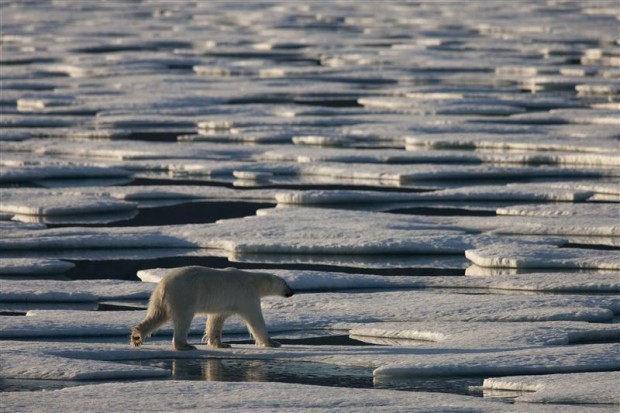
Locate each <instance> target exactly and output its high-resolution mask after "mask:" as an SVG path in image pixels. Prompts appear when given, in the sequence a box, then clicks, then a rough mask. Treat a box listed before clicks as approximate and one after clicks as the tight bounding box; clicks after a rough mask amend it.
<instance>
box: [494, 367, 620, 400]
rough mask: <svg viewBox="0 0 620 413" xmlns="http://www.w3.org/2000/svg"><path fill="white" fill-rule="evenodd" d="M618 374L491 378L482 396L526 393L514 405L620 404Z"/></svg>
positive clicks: (615, 372)
mask: <svg viewBox="0 0 620 413" xmlns="http://www.w3.org/2000/svg"><path fill="white" fill-rule="evenodd" d="M618 383H620V372H618V371H612V372H598V373H572V374H552V375H540V376H509V377H492V378H488V379H485V380H484V384H483V385H482V388H483V390H484V396H485V397H494V395H495V394H498V395H501V394H502V393H504V392H505V391H518V392H528V393H525V394H522V395H520V396H518V397H517V398H516V399H515V401H516V402H517V403H520V402H525V403H545V404H551V403H553V404H565V405H566V404H616V405H617V404H620V395H619V394H618Z"/></svg>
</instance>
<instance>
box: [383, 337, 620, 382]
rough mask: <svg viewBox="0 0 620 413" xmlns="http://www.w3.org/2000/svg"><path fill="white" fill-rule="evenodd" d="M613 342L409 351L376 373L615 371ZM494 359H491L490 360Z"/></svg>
mask: <svg viewBox="0 0 620 413" xmlns="http://www.w3.org/2000/svg"><path fill="white" fill-rule="evenodd" d="M619 350H620V346H618V345H614V344H591V345H583V346H578V347H571V346H568V347H564V346H558V347H547V348H540V349H531V348H530V349H527V350H509V351H504V352H500V353H487V354H485V353H475V352H472V353H454V354H450V355H447V354H419V355H409V356H407V357H404V358H408V360H406V361H400V362H395V363H392V364H387V365H384V366H381V367H379V368H377V369H375V371H374V375H375V376H378V377H379V378H381V377H393V376H401V377H402V376H441V375H454V374H456V373H458V374H466V375H480V376H494V375H504V374H511V375H515V374H550V373H579V372H588V371H597V370H598V371H613V370H617V369H618V368H619V367H620V363H618V361H617V360H616V361H613V360H610V359H609V357H608V356H607V355H608V354H609V352H612V353H613V352H618V351H619ZM491 359H492V362H491Z"/></svg>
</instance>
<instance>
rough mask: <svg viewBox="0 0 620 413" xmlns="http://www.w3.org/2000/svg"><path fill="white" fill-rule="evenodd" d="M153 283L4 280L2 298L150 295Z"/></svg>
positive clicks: (31, 299)
mask: <svg viewBox="0 0 620 413" xmlns="http://www.w3.org/2000/svg"><path fill="white" fill-rule="evenodd" d="M152 291H153V287H152V285H149V284H145V283H137V282H132V281H121V280H73V281H55V280H27V281H12V280H0V302H17V301H27V302H34V301H38V302H50V301H61V302H69V301H100V300H110V299H114V300H129V299H132V300H133V299H144V300H146V299H148V298H149V296H150V294H151V292H152Z"/></svg>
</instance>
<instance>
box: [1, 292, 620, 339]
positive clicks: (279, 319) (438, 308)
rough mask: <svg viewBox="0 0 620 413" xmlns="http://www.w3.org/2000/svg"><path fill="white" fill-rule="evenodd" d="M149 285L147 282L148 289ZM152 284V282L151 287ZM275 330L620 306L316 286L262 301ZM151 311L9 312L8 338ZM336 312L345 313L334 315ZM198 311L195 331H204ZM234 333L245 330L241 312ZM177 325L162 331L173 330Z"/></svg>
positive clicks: (76, 331)
mask: <svg viewBox="0 0 620 413" xmlns="http://www.w3.org/2000/svg"><path fill="white" fill-rule="evenodd" d="M145 287H146V288H148V287H147V286H144V287H142V288H145ZM151 288H152V287H151ZM262 307H263V312H264V316H265V321H266V323H267V325H268V326H269V331H270V332H285V331H296V330H302V329H330V328H336V329H347V328H348V326H350V325H352V324H356V323H368V322H379V321H386V322H388V321H389V322H393V321H495V322H500V321H521V322H525V321H562V320H565V321H590V322H606V321H610V320H611V319H612V318H613V316H614V314H617V313H620V301H619V300H618V299H616V298H614V297H612V296H580V295H576V296H536V295H532V296H529V295H528V296H525V295H517V296H509V295H468V294H448V293H432V292H425V291H394V292H375V293H356V294H351V293H322V294H315V293H308V294H298V295H296V296H295V298H294V299H290V300H285V299H282V298H267V299H264V300H263V302H262ZM144 314H145V313H144V312H143V311H106V312H91V311H53V310H51V311H38V310H35V311H30V312H29V313H28V316H27V317H2V318H3V322H2V323H1V324H0V337H2V338H5V339H6V338H26V337H49V336H54V337H77V336H79V337H86V336H126V335H127V334H128V332H129V329H130V327H131V326H132V325H135V324H137V323H138V322H140V321H141V320H142V319H143V318H144ZM334 314H338V318H337V320H334ZM204 320H205V318H204V317H202V316H197V317H196V318H195V319H194V321H193V324H192V329H191V331H192V333H196V334H201V333H202V332H203V331H204ZM225 331H226V332H227V333H231V332H232V333H245V332H246V327H245V325H244V324H243V323H242V322H241V320H240V319H239V318H238V317H233V318H232V319H231V320H230V322H227V324H226V330H225ZM171 333H172V326H170V325H167V326H165V327H163V328H162V329H161V330H160V333H159V334H160V335H170V334H171Z"/></svg>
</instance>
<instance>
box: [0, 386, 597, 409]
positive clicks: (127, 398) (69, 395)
mask: <svg viewBox="0 0 620 413" xmlns="http://www.w3.org/2000/svg"><path fill="white" fill-rule="evenodd" d="M137 393H139V394H141V397H140V398H139V400H136V399H135V396H134V395H135V394H137ZM170 394H177V395H183V397H182V399H179V398H178V397H177V398H171V397H169V396H167V395H170ZM241 394H243V395H244V398H243V400H239V399H238V398H239V395H241ZM4 403H5V405H6V406H7V407H8V408H10V409H11V410H12V411H16V412H17V411H43V409H40V410H39V407H37V406H45V410H55V411H65V410H71V409H74V408H76V407H78V408H84V409H91V410H97V411H102V410H107V411H110V410H113V411H121V410H123V411H124V410H127V409H130V408H136V407H138V408H140V409H141V410H151V411H157V410H183V411H187V412H201V411H205V410H217V411H222V412H238V411H240V410H252V411H256V412H266V411H283V412H284V411H308V412H312V411H316V412H319V411H329V410H338V411H340V412H357V411H360V410H372V411H376V412H400V411H402V412H405V411H408V412H416V411H417V412H428V411H431V410H438V411H440V410H443V411H446V410H450V411H465V410H470V411H471V410H475V411H478V412H504V411H506V412H519V411H525V410H523V409H522V408H519V407H514V406H509V405H502V404H498V403H493V402H492V401H487V400H481V399H475V398H472V397H468V396H458V395H447V394H446V395H442V396H441V397H440V398H439V399H438V396H437V393H428V392H415V393H411V392H400V391H394V390H368V389H346V388H330V387H323V386H309V385H300V384H289V383H284V384H283V383H235V382H229V383H226V382H200V381H146V382H140V383H110V384H101V385H85V386H79V387H72V388H66V389H62V390H56V391H48V392H43V393H41V395H40V398H38V399H37V404H36V405H35V404H34V403H33V402H32V396H31V395H30V394H26V393H9V394H7V395H6V397H5V398H4ZM33 409H34V410H33ZM539 411H541V412H555V411H560V410H557V409H554V408H553V407H550V406H544V407H541V409H540V410H539ZM562 411H566V412H571V411H575V412H577V411H589V410H587V408H586V410H578V408H575V409H574V410H573V408H572V407H570V406H569V407H566V406H562Z"/></svg>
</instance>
